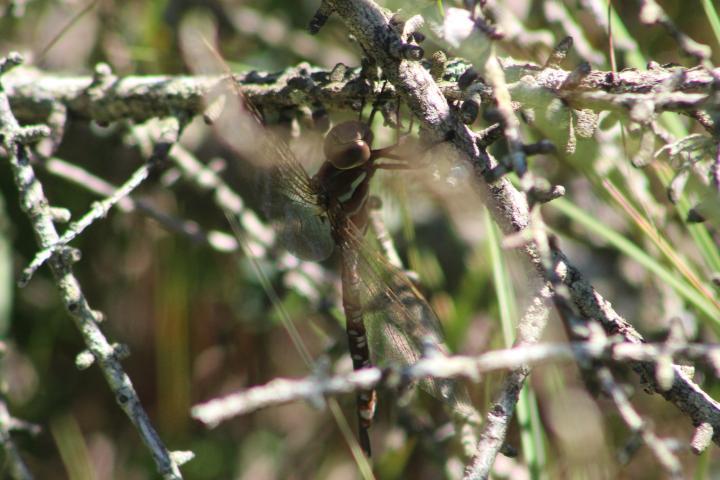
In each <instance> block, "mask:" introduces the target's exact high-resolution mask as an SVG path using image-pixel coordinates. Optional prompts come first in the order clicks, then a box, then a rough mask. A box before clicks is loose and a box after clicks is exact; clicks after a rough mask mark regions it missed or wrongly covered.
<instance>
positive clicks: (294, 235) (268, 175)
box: [213, 76, 335, 261]
mask: <svg viewBox="0 0 720 480" xmlns="http://www.w3.org/2000/svg"><path fill="white" fill-rule="evenodd" d="M223 83H224V89H223V90H222V91H221V92H219V93H218V92H216V93H215V98H216V99H222V100H221V101H217V100H216V101H215V102H213V103H220V104H222V107H223V112H222V114H221V115H219V116H218V118H216V119H213V120H214V122H213V123H214V125H215V127H216V130H217V131H218V133H219V134H220V136H221V138H222V139H223V141H224V143H226V144H227V145H228V146H230V147H231V148H232V149H233V150H235V151H236V152H237V153H239V154H240V155H242V156H243V158H246V159H249V160H251V161H252V162H253V163H254V164H255V165H257V166H258V170H259V172H260V176H259V178H258V183H259V184H260V191H261V202H262V204H263V210H264V213H265V214H266V215H267V216H268V217H269V219H270V221H271V222H272V223H273V224H274V225H273V226H274V227H275V228H276V231H277V232H278V233H279V239H280V242H281V243H282V245H283V247H285V248H287V249H288V250H289V251H290V252H292V253H293V254H295V255H296V256H298V257H299V258H302V259H303V260H312V261H319V260H324V259H325V258H327V257H329V256H330V255H331V254H332V251H333V248H334V245H335V243H334V240H333V237H332V234H331V226H330V222H329V220H328V218H327V216H326V215H325V211H324V208H323V207H322V206H321V205H320V204H319V202H318V198H317V195H316V192H315V190H314V189H313V187H312V185H311V183H310V177H309V176H308V174H307V172H306V171H305V169H304V168H303V166H302V165H301V164H300V162H299V161H298V160H297V158H296V157H295V155H294V154H293V152H292V150H291V149H290V147H289V146H288V144H287V142H285V140H284V139H283V138H282V137H281V136H280V135H278V134H277V133H275V132H273V131H272V130H271V129H269V128H265V126H264V124H263V123H264V122H263V120H262V115H261V114H260V112H259V111H258V110H257V108H256V107H255V106H254V105H253V104H252V102H250V100H249V99H248V98H247V97H246V96H245V95H243V93H242V92H241V91H240V89H239V88H238V86H237V83H236V81H235V79H234V78H233V77H232V76H228V77H227V79H226V81H225V82H223ZM223 95H224V96H226V97H225V98H224V97H223Z"/></svg>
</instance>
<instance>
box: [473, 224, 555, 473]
mask: <svg viewBox="0 0 720 480" xmlns="http://www.w3.org/2000/svg"><path fill="white" fill-rule="evenodd" d="M485 228H486V230H487V232H488V245H489V250H490V264H491V268H492V272H493V281H494V283H495V292H496V295H497V299H498V310H499V313H500V324H501V326H502V331H503V340H504V342H505V346H506V347H510V346H512V344H513V342H514V341H515V328H516V326H517V322H516V321H515V319H516V318H518V313H517V308H516V305H517V302H516V299H515V291H514V289H513V285H512V281H511V278H510V274H509V271H508V269H507V265H506V263H505V259H504V257H503V254H502V249H501V247H500V241H501V238H500V232H499V231H498V229H497V226H496V225H495V224H494V223H493V222H492V220H491V219H490V215H489V214H488V213H487V212H486V215H485ZM537 409H538V407H537V401H536V399H535V394H534V392H533V390H532V387H531V386H530V383H529V382H525V385H523V388H522V390H521V391H520V397H519V399H518V403H517V421H518V425H519V427H520V443H521V444H522V451H523V456H524V457H525V461H526V462H527V466H528V469H529V470H530V474H531V478H532V479H534V480H539V479H541V478H542V473H543V471H544V469H545V446H544V444H543V431H542V424H541V423H540V417H539V415H533V412H536V413H537Z"/></svg>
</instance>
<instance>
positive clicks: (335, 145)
mask: <svg viewBox="0 0 720 480" xmlns="http://www.w3.org/2000/svg"><path fill="white" fill-rule="evenodd" d="M371 143H372V132H371V131H370V128H369V127H368V126H367V125H365V124H364V123H362V122H357V121H350V122H343V123H340V124H338V125H335V126H334V127H333V128H332V129H331V130H330V131H329V132H328V134H327V136H326V137H325V145H324V151H325V158H326V159H327V160H328V161H329V162H330V163H332V164H333V166H335V168H338V169H340V170H348V169H351V168H355V167H358V166H360V165H362V164H364V163H365V162H367V161H368V160H370V156H371V155H372V150H371V148H370V144H371Z"/></svg>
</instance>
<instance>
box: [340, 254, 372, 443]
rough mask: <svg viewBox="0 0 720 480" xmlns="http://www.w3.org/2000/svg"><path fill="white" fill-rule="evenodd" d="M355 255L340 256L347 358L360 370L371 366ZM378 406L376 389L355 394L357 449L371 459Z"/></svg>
mask: <svg viewBox="0 0 720 480" xmlns="http://www.w3.org/2000/svg"><path fill="white" fill-rule="evenodd" d="M356 255H357V252H351V251H348V250H344V251H343V255H342V262H343V265H342V291H343V309H344V310H345V323H346V331H347V336H348V346H349V350H350V358H352V362H353V369H355V370H360V369H362V368H367V367H370V366H371V365H372V362H371V361H370V349H369V347H368V339H367V332H366V330H365V323H364V321H363V315H362V307H361V304H360V297H359V288H360V278H359V277H358V271H357V256H356ZM376 404H377V393H376V392H375V390H363V391H360V392H358V394H357V408H358V411H357V413H358V433H359V439H360V446H361V447H362V449H363V450H364V451H365V454H366V455H367V456H370V452H371V450H370V435H369V432H368V429H369V428H370V425H371V424H372V419H373V416H374V415H375V406H376Z"/></svg>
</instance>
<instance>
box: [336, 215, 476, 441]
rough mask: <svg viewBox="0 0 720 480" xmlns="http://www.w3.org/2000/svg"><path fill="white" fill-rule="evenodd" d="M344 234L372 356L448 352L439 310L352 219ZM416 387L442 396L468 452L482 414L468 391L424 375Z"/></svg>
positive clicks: (382, 360)
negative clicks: (357, 280) (354, 256)
mask: <svg viewBox="0 0 720 480" xmlns="http://www.w3.org/2000/svg"><path fill="white" fill-rule="evenodd" d="M343 238H344V241H343V244H342V248H352V249H356V250H357V251H358V252H359V254H358V262H357V268H358V274H359V277H360V279H361V282H360V285H359V289H360V292H359V295H360V298H361V302H362V304H363V316H364V319H365V326H366V329H367V335H368V341H369V344H370V352H371V356H372V357H373V362H374V363H375V364H376V365H379V366H383V365H390V364H394V365H399V366H408V365H411V364H413V363H415V362H417V360H418V359H419V358H420V357H421V355H422V352H423V348H426V347H425V346H430V347H431V348H432V349H433V350H435V351H436V352H437V353H439V354H441V355H448V349H447V346H446V345H445V343H444V341H443V335H442V329H441V327H440V322H439V320H438V318H437V315H435V312H433V310H432V308H431V307H430V305H429V304H428V303H427V301H426V300H425V298H424V297H423V296H422V294H421V293H420V292H418V290H417V289H416V288H415V287H414V285H413V284H412V282H410V280H409V279H408V278H407V276H406V275H405V274H404V273H403V272H402V271H401V270H400V269H398V268H397V267H395V266H393V265H391V264H390V263H389V262H388V261H387V260H386V259H385V258H384V257H383V256H382V255H381V254H380V253H379V251H377V250H376V249H375V248H373V247H372V246H370V245H369V244H368V242H366V241H364V240H363V238H362V234H360V232H359V231H358V230H357V229H356V228H354V227H353V226H352V225H349V226H347V227H346V228H345V229H344V235H343ZM420 387H421V388H422V389H423V390H425V391H426V392H428V393H430V394H431V395H433V396H434V397H436V398H438V399H439V400H441V401H442V402H443V404H444V405H445V407H446V408H447V410H448V411H449V413H450V414H451V416H452V417H453V419H454V420H455V421H456V424H458V425H459V428H460V430H461V434H462V439H461V440H462V443H463V445H464V447H465V450H466V453H469V452H472V451H473V449H474V447H475V430H476V429H477V427H478V426H479V424H480V422H481V419H480V415H479V413H478V412H477V410H476V409H475V408H474V407H473V406H472V403H471V402H470V397H469V395H468V393H467V391H466V390H465V389H464V388H463V386H462V385H460V384H459V382H457V381H455V380H452V379H428V380H424V381H421V382H420Z"/></svg>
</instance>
